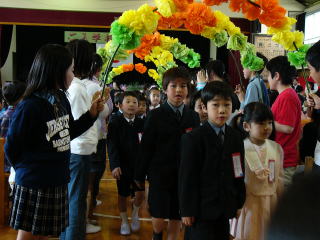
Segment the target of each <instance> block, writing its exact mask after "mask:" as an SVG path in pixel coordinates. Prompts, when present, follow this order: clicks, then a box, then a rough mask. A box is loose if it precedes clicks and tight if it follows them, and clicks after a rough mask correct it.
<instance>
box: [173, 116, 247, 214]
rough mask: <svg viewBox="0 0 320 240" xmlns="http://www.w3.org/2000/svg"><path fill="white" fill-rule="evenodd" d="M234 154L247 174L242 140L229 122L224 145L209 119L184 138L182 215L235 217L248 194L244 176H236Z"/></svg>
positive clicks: (180, 192) (181, 168)
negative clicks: (238, 154) (237, 154)
mask: <svg viewBox="0 0 320 240" xmlns="http://www.w3.org/2000/svg"><path fill="white" fill-rule="evenodd" d="M234 153H240V155H241V164H242V170H243V174H244V165H243V164H244V162H243V161H244V146H243V140H242V138H241V136H240V134H239V133H238V132H237V131H235V130H234V129H232V128H231V127H229V126H227V125H226V127H225V134H224V143H223V146H222V145H221V144H220V141H219V139H218V136H217V134H216V133H215V131H214V130H213V128H212V127H211V126H210V124H209V123H208V122H206V123H204V125H203V126H201V127H200V128H198V129H195V130H194V131H192V132H190V133H188V134H185V135H184V136H183V137H182V140H181V163H180V169H179V201H180V210H181V216H182V217H196V219H201V220H217V219H218V218H220V217H227V218H232V217H234V216H235V214H236V210H237V209H239V208H241V207H242V205H243V204H244V201H245V196H246V193H245V184H244V178H243V177H241V178H235V174H234V168H233V158H232V154H234Z"/></svg>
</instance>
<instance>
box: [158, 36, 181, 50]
mask: <svg viewBox="0 0 320 240" xmlns="http://www.w3.org/2000/svg"><path fill="white" fill-rule="evenodd" d="M177 42H178V39H177V38H172V37H168V36H166V35H164V34H161V35H160V47H161V48H163V49H165V50H169V49H170V48H171V47H172V45H173V44H175V43H177Z"/></svg>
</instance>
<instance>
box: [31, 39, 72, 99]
mask: <svg viewBox="0 0 320 240" xmlns="http://www.w3.org/2000/svg"><path fill="white" fill-rule="evenodd" d="M71 64H72V55H71V54H70V52H69V51H68V50H67V49H66V48H64V47H63V46H61V45H58V44H47V45H44V46H43V47H41V48H40V49H39V51H38V52H37V54H36V56H35V58H34V60H33V63H32V66H31V69H30V72H29V75H28V78H27V89H26V92H25V97H28V96H30V95H31V94H32V93H34V92H40V91H43V92H49V91H55V90H57V89H61V90H63V91H66V90H67V88H66V85H65V81H66V72H67V70H68V68H69V67H70V66H71Z"/></svg>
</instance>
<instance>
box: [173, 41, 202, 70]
mask: <svg viewBox="0 0 320 240" xmlns="http://www.w3.org/2000/svg"><path fill="white" fill-rule="evenodd" d="M170 52H171V53H172V54H173V56H174V57H175V58H176V59H179V60H180V61H182V62H183V63H185V64H187V65H188V67H190V68H195V67H199V66H200V58H201V56H200V54H199V53H196V52H195V51H194V50H193V49H191V48H188V47H187V46H186V45H184V44H181V43H180V42H177V43H174V44H173V45H172V47H171V49H170Z"/></svg>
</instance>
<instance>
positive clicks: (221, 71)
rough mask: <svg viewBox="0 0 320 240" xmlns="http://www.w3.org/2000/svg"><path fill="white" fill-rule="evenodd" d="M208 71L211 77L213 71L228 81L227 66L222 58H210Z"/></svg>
mask: <svg viewBox="0 0 320 240" xmlns="http://www.w3.org/2000/svg"><path fill="white" fill-rule="evenodd" d="M206 72H207V74H208V77H210V75H211V73H213V74H215V75H217V76H218V77H219V78H221V79H223V80H224V81H226V82H228V75H227V73H226V67H225V65H224V63H223V62H222V61H221V60H210V61H209V62H208V63H207V66H206Z"/></svg>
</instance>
